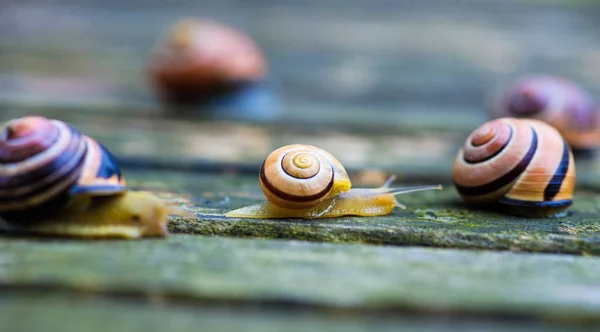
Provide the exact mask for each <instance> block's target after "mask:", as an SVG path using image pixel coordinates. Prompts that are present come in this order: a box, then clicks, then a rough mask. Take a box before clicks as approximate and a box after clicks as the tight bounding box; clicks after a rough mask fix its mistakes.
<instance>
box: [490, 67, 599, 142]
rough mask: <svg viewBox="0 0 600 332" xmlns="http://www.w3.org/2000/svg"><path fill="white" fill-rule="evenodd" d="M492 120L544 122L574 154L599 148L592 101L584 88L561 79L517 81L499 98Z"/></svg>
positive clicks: (597, 128) (536, 76)
mask: <svg viewBox="0 0 600 332" xmlns="http://www.w3.org/2000/svg"><path fill="white" fill-rule="evenodd" d="M491 116H492V118H501V117H516V118H530V119H536V120H540V121H543V122H546V123H548V124H550V125H551V126H553V127H555V128H556V129H557V130H558V131H559V132H560V133H561V135H562V136H563V137H564V139H565V140H566V141H567V143H568V144H569V145H570V146H571V148H573V149H575V150H588V149H594V148H598V147H600V122H599V120H600V119H599V116H600V115H599V114H598V109H597V106H596V104H595V102H594V100H593V98H592V97H591V95H590V94H589V93H588V92H587V91H585V90H584V89H583V87H581V86H580V85H578V84H576V83H575V82H572V81H569V80H566V79H563V78H559V77H553V76H548V75H534V76H527V77H523V78H521V79H519V80H518V81H517V82H515V83H514V84H513V85H512V86H510V87H508V88H507V89H506V90H504V91H503V92H502V93H501V94H500V95H499V96H498V98H497V100H496V101H495V103H494V105H493V108H492V111H491Z"/></svg>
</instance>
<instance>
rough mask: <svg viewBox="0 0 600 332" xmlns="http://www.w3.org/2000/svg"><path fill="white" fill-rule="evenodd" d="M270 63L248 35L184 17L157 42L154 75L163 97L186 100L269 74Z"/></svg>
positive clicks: (151, 76)
mask: <svg viewBox="0 0 600 332" xmlns="http://www.w3.org/2000/svg"><path fill="white" fill-rule="evenodd" d="M266 72H267V63H266V60H265V58H264V56H263V54H262V53H261V51H260V49H259V48H258V46H257V45H256V43H255V42H254V41H253V40H252V39H251V38H250V37H249V36H247V35H246V34H244V33H242V32H241V31H238V30H236V29H234V28H233V27H229V26H225V25H223V24H220V23H217V22H215V21H212V20H208V19H198V20H196V19H183V20H180V21H179V22H177V23H176V24H175V25H174V27H173V28H172V30H171V32H170V34H169V35H168V36H167V38H166V40H165V41H162V42H160V43H159V44H158V45H157V48H156V51H155V52H154V54H153V55H152V56H151V58H150V61H149V64H148V75H149V79H150V82H151V84H152V85H153V87H154V89H155V91H156V92H157V94H158V96H159V99H161V100H162V101H164V102H166V103H176V104H186V103H190V102H197V101H202V100H206V99H208V98H211V97H214V96H217V95H221V94H223V93H227V92H229V91H232V90H235V89H236V88H239V87H241V86H242V85H245V84H246V83H248V82H258V81H260V80H262V79H263V78H264V77H265V76H266Z"/></svg>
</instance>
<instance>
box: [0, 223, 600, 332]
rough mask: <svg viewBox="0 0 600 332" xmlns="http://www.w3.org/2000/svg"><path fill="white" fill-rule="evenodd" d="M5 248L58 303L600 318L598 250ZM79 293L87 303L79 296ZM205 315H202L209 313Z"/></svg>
mask: <svg viewBox="0 0 600 332" xmlns="http://www.w3.org/2000/svg"><path fill="white" fill-rule="evenodd" d="M0 252H2V255H1V256H0V259H1V260H0V286H2V288H3V291H2V293H3V294H6V293H8V294H9V296H10V294H11V292H7V291H10V290H11V289H13V291H16V290H19V289H20V290H22V291H25V290H30V291H37V294H39V296H41V297H42V300H41V301H48V302H50V303H52V301H56V299H55V298H56V295H52V294H53V293H54V292H62V293H64V294H69V293H73V292H74V293H75V294H89V295H90V296H92V295H94V294H106V295H107V296H109V297H111V296H112V297H115V298H118V297H119V296H121V297H122V298H124V299H127V298H130V299H132V300H135V299H138V300H142V302H144V301H146V302H150V303H156V304H157V305H164V306H168V305H169V304H171V303H172V304H175V305H176V304H178V303H179V304H182V305H184V308H185V307H187V309H184V310H183V311H180V315H182V316H184V317H185V316H187V317H188V318H187V320H190V318H189V315H190V313H189V310H192V308H194V306H199V307H200V308H202V307H204V306H209V307H210V304H211V303H216V304H217V307H216V309H213V310H216V311H218V310H219V307H221V305H222V304H232V305H235V304H238V305H244V304H252V303H254V304H262V305H263V306H264V308H265V309H269V308H273V309H279V310H283V309H286V308H288V309H294V308H297V309H303V308H305V309H312V310H311V311H312V313H313V314H315V313H320V314H327V313H331V315H332V316H331V317H332V318H335V317H336V315H341V314H344V313H345V314H346V315H348V316H350V317H352V316H356V317H355V319H356V320H357V321H359V322H360V320H362V319H365V318H366V317H368V314H369V313H371V314H373V313H376V312H379V313H381V314H382V315H383V317H384V320H383V322H382V324H381V325H380V326H377V325H375V326H373V328H375V329H376V330H383V329H384V328H385V327H386V321H387V320H389V319H390V318H391V319H394V316H391V317H390V316H389V315H390V314H393V313H403V312H404V313H415V314H430V315H436V314H440V315H447V314H455V315H464V316H465V317H466V318H468V317H470V316H480V317H490V318H512V319H514V320H516V321H521V322H523V323H527V322H528V321H531V320H532V319H536V320H538V321H545V322H547V323H552V322H554V323H560V324H567V323H569V324H586V325H588V324H594V325H595V324H598V323H599V322H600V301H599V299H600V296H599V294H598V279H597V275H598V273H600V261H599V260H597V259H595V258H587V257H574V256H565V255H548V254H544V255H540V254H513V253H506V252H505V253H499V252H486V251H480V252H477V251H457V250H450V249H447V250H440V249H427V248H395V247H386V246H382V247H377V246H364V245H350V244H327V243H321V244H317V243H308V242H299V241H272V240H266V241H257V240H244V239H223V238H206V237H199V236H190V235H175V236H172V237H170V238H169V239H167V240H148V241H138V242H135V241H99V242H93V243H86V242H81V241H66V242H65V241H56V240H48V241H37V242H32V241H30V240H25V239H2V241H0ZM4 289H6V291H5V290H4ZM34 294H35V293H34ZM46 296H48V297H46ZM3 297H6V295H4V296H3ZM26 299H27V297H26V298H25V299H24V300H21V301H26ZM44 299H45V300H44ZM2 302H4V301H2ZM78 302H84V303H85V301H82V299H81V298H79V299H77V297H75V298H74V299H73V303H78ZM21 303H22V302H21ZM43 303H44V302H41V304H43ZM100 303H102V302H100ZM109 303H110V302H109ZM124 305H125V302H122V304H121V305H120V306H119V307H122V306H124ZM4 306H6V302H4ZM86 306H89V302H88V304H87V305H86ZM134 307H135V306H134ZM21 308H23V307H21ZM138 308H139V306H138ZM83 309H84V308H80V309H79V310H82V311H83ZM12 310H13V311H12V312H13V313H15V312H17V313H20V312H22V311H21V310H23V309H21V310H17V309H14V307H13V309H12ZM204 310H206V309H204ZM209 310H210V309H209ZM53 311H54V312H56V311H57V309H56V308H55V309H54V310H53ZM51 312H52V311H51ZM76 312H77V311H76ZM88 312H89V311H88ZM266 312H268V311H266ZM6 313H7V312H4V311H2V315H6ZM134 314H136V315H139V313H135V311H134ZM262 314H265V311H263V312H261V313H259V315H262ZM363 314H366V315H363ZM101 315H102V311H100V316H101ZM44 316H46V315H44ZM95 316H96V317H98V315H95ZM206 316H208V315H206ZM206 316H205V317H202V316H200V317H197V318H196V319H197V320H198V321H203V320H208V322H209V323H210V319H209V317H206ZM3 317H7V316H3ZM282 317H285V313H283V315H282V316H280V315H276V316H275V317H273V318H271V319H267V320H266V321H265V322H264V323H262V324H264V325H269V324H274V323H276V324H277V325H278V326H282V325H283V326H286V325H287V323H285V322H281V321H279V322H277V321H278V320H279V319H281V318H282ZM386 317H387V318H386ZM400 317H401V316H400ZM433 317H435V316H433ZM57 318H58V317H57ZM45 319H48V317H47V316H46V317H45ZM330 319H331V318H330ZM396 319H398V317H396ZM2 321H3V322H4V319H3V320H2ZM251 321H252V320H251ZM293 321H294V320H292V322H293ZM236 322H239V321H238V320H237V319H233V321H232V322H231V323H230V324H235V323H236ZM363 322H364V321H363ZM465 322H468V319H466V320H465ZM18 323H19V322H14V321H13V322H12V323H11V325H12V324H18ZM145 323H146V322H141V324H145ZM254 323H255V324H259V323H260V322H256V321H254ZM314 323H315V324H324V323H327V322H326V320H325V322H324V321H323V319H321V320H320V321H319V320H317V321H315V322H314ZM399 323H400V324H399V325H398V326H402V325H403V324H401V321H400V322H399ZM113 324H114V323H113ZM172 324H173V325H174V326H176V325H175V323H172ZM238 324H239V323H238ZM409 324H410V323H409ZM417 324H423V326H425V327H426V326H427V324H425V323H424V322H417ZM115 325H116V324H115ZM142 326H143V325H142ZM458 326H459V327H460V325H458ZM500 326H502V325H500Z"/></svg>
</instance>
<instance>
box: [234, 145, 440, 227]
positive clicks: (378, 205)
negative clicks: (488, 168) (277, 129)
mask: <svg viewBox="0 0 600 332" xmlns="http://www.w3.org/2000/svg"><path fill="white" fill-rule="evenodd" d="M259 174H260V175H259V181H260V186H261V189H262V191H263V193H264V194H265V196H266V197H267V200H268V201H266V202H261V203H258V204H255V205H251V206H247V207H243V208H240V209H237V210H233V211H230V212H228V213H226V214H225V216H226V217H242V218H305V219H313V218H335V217H340V216H346V215H356V216H379V215H386V214H389V213H391V211H392V210H393V208H394V207H400V208H403V209H404V208H405V207H404V205H402V204H401V203H399V202H398V201H397V200H396V198H395V195H398V194H402V193H408V192H414V191H421V190H431V189H438V190H441V189H442V187H441V186H439V185H438V186H418V187H409V188H390V187H389V186H390V184H391V183H392V182H393V180H394V179H395V178H394V177H392V178H390V179H389V180H388V181H387V182H386V183H385V184H384V185H383V186H382V187H379V188H358V189H357V188H354V189H351V186H352V184H351V182H350V178H349V177H348V174H347V172H346V170H345V169H344V167H343V166H342V164H341V163H340V162H339V161H338V160H337V159H336V158H334V157H333V156H332V155H331V154H329V153H328V152H326V151H324V150H322V149H320V148H317V147H315V146H310V145H301V144H293V145H288V146H283V147H280V148H278V149H276V150H275V151H273V152H271V154H269V156H267V158H266V159H265V161H264V162H263V164H262V165H261V167H260V172H259Z"/></svg>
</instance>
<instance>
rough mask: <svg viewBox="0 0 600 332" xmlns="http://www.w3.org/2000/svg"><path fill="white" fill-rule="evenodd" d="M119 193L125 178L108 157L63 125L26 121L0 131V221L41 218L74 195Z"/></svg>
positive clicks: (42, 120) (33, 118) (37, 119)
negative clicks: (0, 219)
mask: <svg viewBox="0 0 600 332" xmlns="http://www.w3.org/2000/svg"><path fill="white" fill-rule="evenodd" d="M124 190H125V179H124V178H123V176H122V174H121V170H120V169H119V167H118V166H117V163H116V162H115V159H114V157H113V156H112V155H111V154H110V152H108V150H106V148H105V147H103V146H102V145H101V144H100V143H98V142H96V141H95V140H93V139H91V138H90V137H88V136H85V135H82V134H81V133H80V132H79V131H78V130H77V129H76V128H74V127H73V126H71V125H69V124H67V123H64V122H61V121H58V120H51V119H47V118H44V117H40V116H28V117H22V118H18V119H14V120H11V121H9V122H7V123H6V124H5V125H4V126H3V127H2V128H1V129H0V217H2V218H4V219H5V220H25V219H31V218H32V217H33V216H43V215H47V214H49V213H52V212H54V211H57V210H60V209H61V208H63V207H64V206H65V205H66V204H68V203H69V199H70V198H71V197H74V196H77V195H84V194H86V195H112V194H115V193H119V192H123V191H124ZM33 219H35V218H33Z"/></svg>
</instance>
